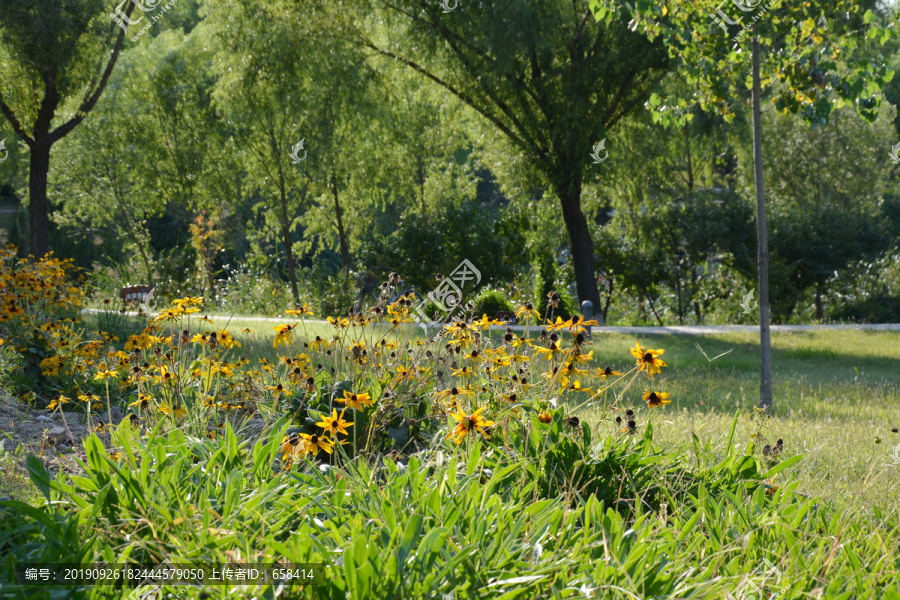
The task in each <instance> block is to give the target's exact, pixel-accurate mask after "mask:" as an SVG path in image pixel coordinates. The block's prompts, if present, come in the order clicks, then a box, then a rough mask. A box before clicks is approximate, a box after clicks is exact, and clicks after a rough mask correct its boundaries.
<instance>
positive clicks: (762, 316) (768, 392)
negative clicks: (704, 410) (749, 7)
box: [753, 25, 772, 409]
mask: <svg viewBox="0 0 900 600" xmlns="http://www.w3.org/2000/svg"><path fill="white" fill-rule="evenodd" d="M760 91H761V90H760V82H759V34H758V32H757V26H756V25H754V28H753V172H754V180H755V183H756V227H757V236H758V243H759V249H758V254H757V260H758V262H759V354H760V356H759V358H760V360H759V407H760V408H762V409H767V408H769V407H771V406H772V339H771V335H770V331H769V239H768V235H767V233H766V195H765V188H764V187H763V183H764V181H763V155H762V151H763V150H762V113H761V109H760V107H761V104H762V101H761V99H760Z"/></svg>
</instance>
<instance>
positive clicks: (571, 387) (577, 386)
mask: <svg viewBox="0 0 900 600" xmlns="http://www.w3.org/2000/svg"><path fill="white" fill-rule="evenodd" d="M563 387H564V388H565V389H566V390H567V391H570V392H590V391H591V388H589V387H588V388H585V387H581V382H580V381H578V380H577V379H576V380H575V381H573V382H572V383H568V382H565V384H564V385H563Z"/></svg>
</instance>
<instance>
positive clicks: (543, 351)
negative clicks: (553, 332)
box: [534, 342, 563, 360]
mask: <svg viewBox="0 0 900 600" xmlns="http://www.w3.org/2000/svg"><path fill="white" fill-rule="evenodd" d="M562 351H563V350H562V348H561V347H560V346H559V345H558V344H557V343H556V342H550V345H549V346H547V347H546V348H544V347H543V346H535V347H534V353H535V354H540V355H541V358H543V359H545V360H552V359H553V358H555V357H556V356H557V355H558V354H560V353H561V352H562Z"/></svg>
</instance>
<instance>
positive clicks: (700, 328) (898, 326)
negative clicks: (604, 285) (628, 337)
mask: <svg viewBox="0 0 900 600" xmlns="http://www.w3.org/2000/svg"><path fill="white" fill-rule="evenodd" d="M82 312H85V313H93V314H97V313H100V312H103V311H101V310H98V309H96V308H85V309H84V310H83V311H82ZM125 314H126V315H129V316H132V317H136V316H139V315H138V313H136V312H126V313H125ZM151 314H155V313H151ZM207 316H209V318H210V319H214V320H218V321H220V322H221V321H227V320H229V319H231V320H234V321H262V322H270V323H288V322H290V321H291V320H293V317H280V318H274V317H240V316H234V317H232V316H230V315H207ZM306 322H307V323H317V324H323V325H324V324H325V323H327V321H319V320H314V319H307V320H306ZM417 326H418V327H423V326H425V327H428V328H429V329H435V328H439V327H441V326H443V323H423V324H419V325H417ZM491 329H498V330H502V331H505V330H506V326H505V325H500V326H495V327H492V328H491ZM510 329H512V330H513V331H525V326H524V325H512V326H510ZM842 329H849V330H853V331H900V323H881V324H861V325H853V324H851V325H772V331H773V332H774V333H783V332H791V331H832V330H833V331H837V330H842ZM531 331H540V328H539V327H536V326H531ZM591 331H592V333H628V334H638V335H715V334H719V333H737V332H742V333H754V332H758V331H759V326H758V325H672V326H669V327H655V326H654V327H592V328H591Z"/></svg>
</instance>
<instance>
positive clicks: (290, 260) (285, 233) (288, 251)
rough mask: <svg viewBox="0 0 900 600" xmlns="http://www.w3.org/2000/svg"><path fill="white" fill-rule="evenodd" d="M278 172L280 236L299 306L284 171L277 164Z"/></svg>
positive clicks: (292, 287)
mask: <svg viewBox="0 0 900 600" xmlns="http://www.w3.org/2000/svg"><path fill="white" fill-rule="evenodd" d="M278 172H279V175H280V179H281V181H280V183H281V186H280V187H281V190H280V191H281V219H280V220H281V236H282V238H284V254H285V256H286V257H287V267H288V277H289V278H290V280H291V295H293V296H294V306H295V307H297V306H300V291H299V290H298V289H297V269H296V267H295V266H294V243H293V242H292V241H291V221H290V219H288V205H287V192H286V191H285V187H284V173H282V172H281V165H280V164H279V167H278Z"/></svg>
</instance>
